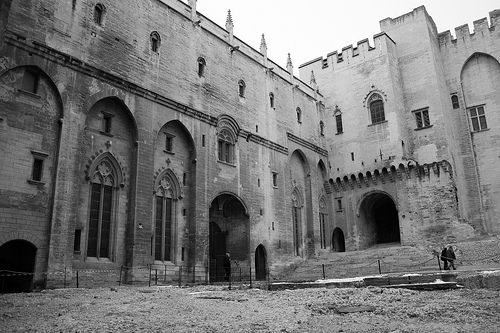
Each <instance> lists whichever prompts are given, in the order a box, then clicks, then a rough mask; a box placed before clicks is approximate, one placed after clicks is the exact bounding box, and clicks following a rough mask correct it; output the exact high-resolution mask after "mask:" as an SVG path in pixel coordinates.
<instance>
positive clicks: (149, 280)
mask: <svg viewBox="0 0 500 333" xmlns="http://www.w3.org/2000/svg"><path fill="white" fill-rule="evenodd" d="M148 287H151V264H149V279H148Z"/></svg>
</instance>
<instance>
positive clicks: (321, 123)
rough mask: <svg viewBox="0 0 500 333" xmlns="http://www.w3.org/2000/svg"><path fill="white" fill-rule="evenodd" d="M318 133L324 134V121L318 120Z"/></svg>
mask: <svg viewBox="0 0 500 333" xmlns="http://www.w3.org/2000/svg"><path fill="white" fill-rule="evenodd" d="M319 134H320V135H322V136H323V135H325V123H324V122H323V121H320V122H319Z"/></svg>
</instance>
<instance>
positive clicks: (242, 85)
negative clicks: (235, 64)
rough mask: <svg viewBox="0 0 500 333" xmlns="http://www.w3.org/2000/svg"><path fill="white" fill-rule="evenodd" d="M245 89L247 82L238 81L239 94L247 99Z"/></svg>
mask: <svg viewBox="0 0 500 333" xmlns="http://www.w3.org/2000/svg"><path fill="white" fill-rule="evenodd" d="M245 88H246V84H245V81H243V80H239V81H238V94H239V95H240V97H245Z"/></svg>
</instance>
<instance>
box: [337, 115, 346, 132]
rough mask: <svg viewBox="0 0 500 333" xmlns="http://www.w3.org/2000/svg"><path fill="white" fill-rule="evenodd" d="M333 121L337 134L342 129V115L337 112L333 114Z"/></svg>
mask: <svg viewBox="0 0 500 333" xmlns="http://www.w3.org/2000/svg"><path fill="white" fill-rule="evenodd" d="M335 122H336V123H337V134H340V133H342V132H343V131H344V129H343V128H342V115H341V114H338V115H336V116H335Z"/></svg>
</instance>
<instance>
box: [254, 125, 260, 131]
mask: <svg viewBox="0 0 500 333" xmlns="http://www.w3.org/2000/svg"><path fill="white" fill-rule="evenodd" d="M255 132H256V133H259V125H255Z"/></svg>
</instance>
